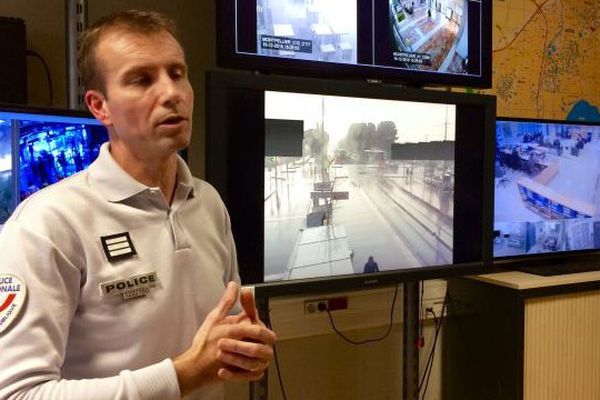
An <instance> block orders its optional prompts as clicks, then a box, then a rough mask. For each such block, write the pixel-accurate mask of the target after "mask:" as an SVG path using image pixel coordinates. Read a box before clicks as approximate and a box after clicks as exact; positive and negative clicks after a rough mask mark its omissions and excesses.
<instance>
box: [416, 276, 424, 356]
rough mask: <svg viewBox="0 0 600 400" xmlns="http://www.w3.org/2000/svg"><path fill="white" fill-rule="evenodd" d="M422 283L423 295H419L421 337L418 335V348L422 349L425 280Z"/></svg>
mask: <svg viewBox="0 0 600 400" xmlns="http://www.w3.org/2000/svg"><path fill="white" fill-rule="evenodd" d="M419 283H420V285H421V295H420V296H419V337H418V339H417V340H418V341H419V342H418V348H419V349H420V348H421V346H422V343H423V329H424V328H425V311H423V308H424V307H425V304H424V301H423V299H424V297H425V281H420V282H419Z"/></svg>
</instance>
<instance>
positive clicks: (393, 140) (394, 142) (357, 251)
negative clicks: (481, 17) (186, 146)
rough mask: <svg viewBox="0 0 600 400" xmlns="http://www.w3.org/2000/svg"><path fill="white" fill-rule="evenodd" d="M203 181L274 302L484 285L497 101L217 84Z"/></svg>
mask: <svg viewBox="0 0 600 400" xmlns="http://www.w3.org/2000/svg"><path fill="white" fill-rule="evenodd" d="M207 83H208V85H207V89H208V97H207V113H208V115H210V116H211V118H210V119H209V120H208V124H207V136H206V138H207V144H206V148H207V151H206V179H207V181H208V182H210V183H211V184H212V185H214V187H215V188H216V189H217V191H218V192H219V193H220V195H221V197H222V198H223V201H224V202H225V204H226V206H227V210H228V212H229V215H230V219H231V230H232V232H233V236H234V238H235V241H236V248H237V256H238V257H237V259H238V265H239V271H240V276H241V278H242V283H244V284H253V285H257V286H256V289H258V290H262V291H263V292H261V293H262V294H264V295H269V296H270V295H279V294H281V295H285V294H288V295H289V294H292V293H297V294H300V293H308V292H310V291H318V290H321V289H331V288H335V289H337V290H345V289H349V290H352V289H353V288H358V287H365V286H370V287H372V286H373V285H386V284H391V283H394V282H400V281H404V280H407V279H433V278H441V277H447V276H450V275H456V274H458V273H477V272H478V271H480V270H481V268H482V267H484V265H485V264H484V261H485V260H488V259H490V260H491V243H492V239H491V233H492V229H491V226H492V220H491V217H492V212H491V211H492V202H491V200H492V193H491V190H492V185H491V182H492V179H493V176H492V168H491V166H492V165H493V144H494V142H493V135H494V134H493V132H494V124H495V106H496V103H495V98H494V97H492V96H486V95H479V94H465V93H454V92H445V91H437V90H436V91H434V90H418V89H411V88H401V87H398V86H395V85H385V84H379V85H370V84H365V83H360V82H338V81H329V80H322V79H309V78H293V79H292V78H288V77H274V76H262V75H248V74H241V73H225V72H212V73H209V74H208V76H207Z"/></svg>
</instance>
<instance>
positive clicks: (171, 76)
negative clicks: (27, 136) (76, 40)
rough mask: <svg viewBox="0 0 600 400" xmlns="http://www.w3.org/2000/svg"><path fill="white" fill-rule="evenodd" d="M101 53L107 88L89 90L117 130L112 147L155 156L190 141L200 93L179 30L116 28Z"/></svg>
mask: <svg viewBox="0 0 600 400" xmlns="http://www.w3.org/2000/svg"><path fill="white" fill-rule="evenodd" d="M95 57H96V62H97V64H98V66H99V68H98V70H99V73H100V74H101V75H102V78H103V81H104V84H105V85H104V86H105V91H104V93H103V94H102V93H100V92H98V91H89V92H88V93H87V94H86V102H87V104H88V106H89V108H90V109H91V111H92V112H93V113H94V115H96V117H97V118H98V119H99V120H100V121H101V122H103V123H104V124H105V125H106V126H107V127H108V129H109V131H110V132H111V149H112V150H118V151H121V150H125V151H126V152H127V153H128V154H133V155H135V156H136V158H140V159H141V158H146V157H151V158H155V157H166V156H169V155H171V154H173V153H174V152H175V151H177V150H180V149H182V148H184V147H186V146H187V145H188V144H189V141H190V135H191V127H192V109H193V103H194V94H193V91H192V87H191V85H190V82H189V80H188V76H187V65H186V63H185V57H184V54H183V50H182V49H181V47H180V46H179V44H178V43H177V41H176V40H175V39H174V38H173V36H171V35H170V34H169V33H168V32H158V33H151V34H147V35H142V34H138V33H129V32H125V31H123V30H115V31H112V32H108V33H106V34H105V35H104V36H103V37H102V38H101V39H100V42H99V43H98V46H97V47H96V51H95ZM90 93H92V94H90ZM112 150H111V151H112Z"/></svg>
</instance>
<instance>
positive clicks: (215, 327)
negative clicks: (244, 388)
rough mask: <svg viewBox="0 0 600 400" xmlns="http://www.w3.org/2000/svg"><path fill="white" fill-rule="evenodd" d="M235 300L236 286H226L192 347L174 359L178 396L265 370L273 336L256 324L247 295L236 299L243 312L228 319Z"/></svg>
mask: <svg viewBox="0 0 600 400" xmlns="http://www.w3.org/2000/svg"><path fill="white" fill-rule="evenodd" d="M237 298H238V285H237V284H236V283H235V282H230V283H229V285H228V286H227V290H226V291H225V293H224V294H223V297H222V298H221V300H220V302H219V304H218V305H217V306H216V307H215V308H214V309H213V310H212V311H211V312H210V313H209V314H208V316H207V317H206V319H205V320H204V323H203V324H202V326H201V327H200V329H199V330H198V332H197V334H196V337H195V338H194V341H193V344H192V346H191V347H190V348H189V349H188V350H187V351H185V352H184V353H183V354H181V355H180V356H178V357H176V358H175V359H174V361H173V364H174V365H175V371H176V372H177V378H178V382H179V386H180V390H181V393H182V395H185V394H187V393H189V392H191V391H193V390H194V389H196V388H198V387H201V386H203V385H206V384H210V383H212V382H215V381H217V380H219V379H222V380H231V381H234V380H235V381H251V380H256V379H259V378H260V377H262V375H263V373H264V371H265V370H266V368H267V367H268V365H269V361H270V360H271V358H272V356H273V343H274V342H275V334H274V333H273V332H272V331H270V330H269V329H267V328H266V327H265V326H264V324H262V322H260V321H259V320H258V318H257V314H256V307H255V305H254V298H253V297H252V295H251V294H249V293H248V292H243V293H242V295H241V297H240V300H241V305H242V308H243V309H244V311H242V312H241V313H240V314H238V315H235V316H228V313H229V311H230V310H231V309H232V308H233V306H234V305H235V303H236V301H237Z"/></svg>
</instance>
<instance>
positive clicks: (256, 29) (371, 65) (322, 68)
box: [217, 0, 492, 87]
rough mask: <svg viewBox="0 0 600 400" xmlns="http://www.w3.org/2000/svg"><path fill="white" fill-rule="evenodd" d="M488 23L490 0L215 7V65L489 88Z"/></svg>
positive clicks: (298, 0)
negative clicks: (216, 55)
mask: <svg viewBox="0 0 600 400" xmlns="http://www.w3.org/2000/svg"><path fill="white" fill-rule="evenodd" d="M491 15H492V1H491V0H218V1H217V27H218V28H217V34H218V46H217V49H218V63H219V65H221V66H224V67H233V68H242V69H249V70H256V71H261V72H275V73H281V74H293V75H300V76H303V75H304V76H305V75H312V76H319V77H325V76H327V77H332V78H337V79H340V78H342V79H343V78H362V79H375V80H382V81H393V82H403V83H407V84H411V85H418V86H423V85H435V84H438V85H440V84H441V85H453V86H476V87H490V86H491V40H492V33H491V32H492V30H491V26H492V18H491Z"/></svg>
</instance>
